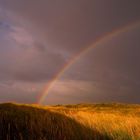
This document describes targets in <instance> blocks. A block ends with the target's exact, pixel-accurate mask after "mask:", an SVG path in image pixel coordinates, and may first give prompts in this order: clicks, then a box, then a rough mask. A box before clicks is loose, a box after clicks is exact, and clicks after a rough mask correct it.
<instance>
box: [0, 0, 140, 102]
mask: <svg viewBox="0 0 140 140" xmlns="http://www.w3.org/2000/svg"><path fill="white" fill-rule="evenodd" d="M125 28H127V29H126V30H125ZM117 30H123V32H121V31H120V32H119V33H118V34H116V35H115V36H111V37H109V39H107V40H106V41H103V42H101V43H98V44H97V45H96V46H95V47H93V48H92V49H90V50H89V51H86V53H84V55H82V56H78V55H79V54H80V52H82V51H83V50H86V48H88V47H89V46H92V44H93V45H94V43H95V42H96V40H99V41H98V42H100V40H102V38H107V36H108V35H110V34H113V33H116V32H117ZM75 56H77V57H78V59H76V61H73V62H72V60H73V58H75ZM139 61H140V1H139V0H53V1H52V0H0V102H9V101H13V102H20V103H40V99H41V98H42V96H43V98H42V103H43V104H58V103H59V104H61V103H68V104H69V103H81V102H82V103H83V102H110V101H111V102H129V103H140V74H139V72H140V62H139ZM71 62H72V63H71ZM69 63H71V64H70V66H69V67H68V68H67V69H65V67H66V66H68V65H69ZM64 69H65V70H64ZM62 71H63V72H62ZM59 73H61V75H59ZM57 75H59V77H58V76H57ZM56 78H57V80H56ZM54 79H55V82H54ZM48 89H49V90H48Z"/></svg>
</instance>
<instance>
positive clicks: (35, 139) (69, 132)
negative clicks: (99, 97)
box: [0, 103, 140, 140]
mask: <svg viewBox="0 0 140 140" xmlns="http://www.w3.org/2000/svg"><path fill="white" fill-rule="evenodd" d="M0 140H140V106H139V105H125V104H115V103H113V104H78V105H63V106H61V105H56V106H38V105H19V104H12V103H5V104H0Z"/></svg>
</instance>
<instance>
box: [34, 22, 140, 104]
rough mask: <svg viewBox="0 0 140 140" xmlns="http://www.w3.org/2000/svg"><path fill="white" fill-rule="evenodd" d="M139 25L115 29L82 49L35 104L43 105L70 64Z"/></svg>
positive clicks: (138, 23) (131, 24)
mask: <svg viewBox="0 0 140 140" xmlns="http://www.w3.org/2000/svg"><path fill="white" fill-rule="evenodd" d="M139 25H140V21H136V22H133V23H130V24H127V25H125V26H123V27H120V28H117V29H116V30H113V31H111V32H109V33H107V34H105V35H104V36H101V37H99V38H97V39H96V40H95V41H94V42H93V43H92V44H91V45H90V46H88V47H86V48H83V49H82V50H81V51H80V52H79V53H77V54H76V55H74V56H73V57H72V58H71V59H70V61H69V62H68V63H66V64H65V65H64V66H63V67H62V69H61V70H60V71H59V72H58V73H57V74H56V75H55V76H54V77H53V78H52V80H51V81H50V82H49V83H47V85H46V86H45V88H44V89H43V91H42V92H41V95H40V97H39V100H38V102H37V103H38V104H42V103H43V101H44V100H45V97H46V96H47V95H48V93H49V92H50V90H51V89H52V88H53V86H54V85H55V83H56V82H57V80H58V79H59V78H60V77H61V76H62V75H63V73H64V72H66V71H67V70H68V69H69V68H70V67H71V65H72V64H74V63H75V62H76V61H78V60H79V59H80V58H81V57H82V56H84V55H85V54H86V53H87V52H89V51H90V50H91V49H93V48H94V47H96V46H98V45H101V44H103V43H105V42H107V41H109V40H111V39H112V38H114V37H116V36H118V35H120V34H122V33H125V32H127V31H129V30H132V29H135V28H136V27H139Z"/></svg>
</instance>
